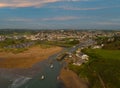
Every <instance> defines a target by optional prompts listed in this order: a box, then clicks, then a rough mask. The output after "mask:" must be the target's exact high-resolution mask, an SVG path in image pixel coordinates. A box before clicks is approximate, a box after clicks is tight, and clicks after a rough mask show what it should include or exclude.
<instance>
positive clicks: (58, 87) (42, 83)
mask: <svg viewBox="0 0 120 88" xmlns="http://www.w3.org/2000/svg"><path fill="white" fill-rule="evenodd" d="M57 55H58V54H55V55H52V56H50V57H49V58H48V59H47V60H45V61H42V62H39V63H37V64H36V65H34V66H33V67H32V68H30V69H0V88H63V86H62V83H61V82H60V81H59V80H57V78H58V76H59V72H60V70H61V68H62V65H63V62H58V61H56V57H57ZM51 64H53V68H50V65H51ZM42 75H44V76H45V79H44V80H41V76H42Z"/></svg>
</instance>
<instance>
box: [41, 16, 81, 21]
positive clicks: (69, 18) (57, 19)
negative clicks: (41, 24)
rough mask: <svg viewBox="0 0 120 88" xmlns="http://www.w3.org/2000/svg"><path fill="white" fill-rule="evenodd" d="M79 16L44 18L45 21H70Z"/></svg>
mask: <svg viewBox="0 0 120 88" xmlns="http://www.w3.org/2000/svg"><path fill="white" fill-rule="evenodd" d="M78 18H79V17H75V16H63V17H53V18H43V19H42V20H43V21H68V20H75V19H78Z"/></svg>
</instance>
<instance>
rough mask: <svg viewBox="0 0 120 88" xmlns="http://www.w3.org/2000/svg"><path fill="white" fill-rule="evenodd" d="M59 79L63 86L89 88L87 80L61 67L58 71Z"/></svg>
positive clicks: (67, 87)
mask: <svg viewBox="0 0 120 88" xmlns="http://www.w3.org/2000/svg"><path fill="white" fill-rule="evenodd" d="M60 79H61V80H62V82H63V83H64V85H65V88H89V85H88V82H86V81H85V80H83V79H80V78H79V77H78V76H77V74H76V73H74V72H73V71H71V70H68V69H65V68H63V69H62V70H61V73H60Z"/></svg>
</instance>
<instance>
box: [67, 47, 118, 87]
mask: <svg viewBox="0 0 120 88" xmlns="http://www.w3.org/2000/svg"><path fill="white" fill-rule="evenodd" d="M84 53H86V54H88V55H89V56H90V61H89V62H88V63H86V64H84V65H82V66H80V67H78V66H73V65H70V66H69V68H70V69H71V70H73V71H74V72H76V73H77V74H78V75H79V76H80V77H84V78H87V79H88V80H89V82H90V86H91V88H120V70H119V69H120V50H104V49H94V50H93V49H87V50H84Z"/></svg>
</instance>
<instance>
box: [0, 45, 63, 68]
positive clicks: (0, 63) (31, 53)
mask: <svg viewBox="0 0 120 88" xmlns="http://www.w3.org/2000/svg"><path fill="white" fill-rule="evenodd" d="M61 50H62V48H61V47H57V46H55V47H49V48H42V47H40V46H34V47H31V48H29V49H28V50H27V51H24V52H22V53H18V54H14V53H11V52H10V53H8V52H0V68H29V67H32V66H33V65H34V64H36V63H37V62H40V61H43V60H45V59H47V58H48V57H49V56H51V55H53V54H55V53H57V52H60V51H61Z"/></svg>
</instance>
